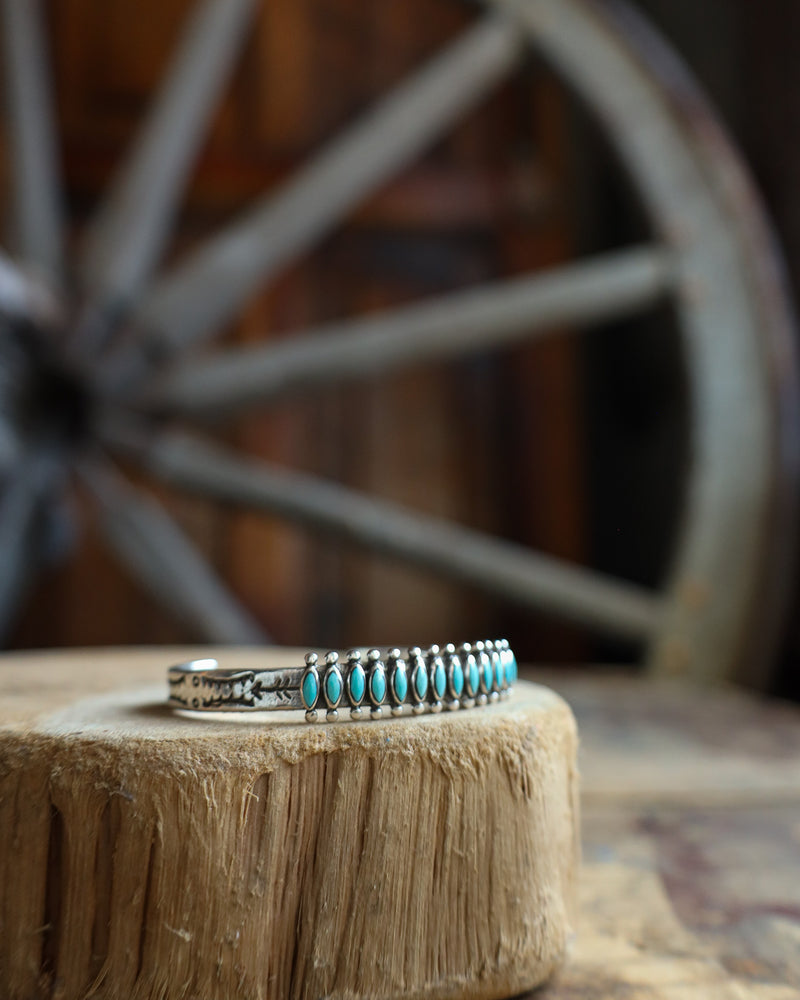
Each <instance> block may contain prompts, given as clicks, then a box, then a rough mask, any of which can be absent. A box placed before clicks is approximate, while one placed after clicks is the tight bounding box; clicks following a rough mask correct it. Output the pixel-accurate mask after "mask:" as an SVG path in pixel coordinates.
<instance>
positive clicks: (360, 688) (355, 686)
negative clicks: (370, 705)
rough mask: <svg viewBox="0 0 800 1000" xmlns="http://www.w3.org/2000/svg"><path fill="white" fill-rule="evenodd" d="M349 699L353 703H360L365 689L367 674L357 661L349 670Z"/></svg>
mask: <svg viewBox="0 0 800 1000" xmlns="http://www.w3.org/2000/svg"><path fill="white" fill-rule="evenodd" d="M349 684H350V700H351V701H352V702H353V704H354V705H360V704H361V702H362V701H363V698H364V692H365V691H366V690H367V675H366V673H365V672H364V668H363V667H362V666H361V664H360V663H357V664H356V665H355V666H354V667H353V669H352V670H351V671H350V676H349Z"/></svg>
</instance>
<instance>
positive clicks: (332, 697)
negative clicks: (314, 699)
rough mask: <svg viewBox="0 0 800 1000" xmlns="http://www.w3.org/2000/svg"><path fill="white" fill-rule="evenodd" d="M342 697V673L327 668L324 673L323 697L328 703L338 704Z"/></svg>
mask: <svg viewBox="0 0 800 1000" xmlns="http://www.w3.org/2000/svg"><path fill="white" fill-rule="evenodd" d="M341 697H342V675H341V674H340V673H339V671H338V670H329V671H328V673H327V674H326V675H325V699H326V700H327V702H328V704H329V705H332V706H334V705H338V704H339V699H340V698H341Z"/></svg>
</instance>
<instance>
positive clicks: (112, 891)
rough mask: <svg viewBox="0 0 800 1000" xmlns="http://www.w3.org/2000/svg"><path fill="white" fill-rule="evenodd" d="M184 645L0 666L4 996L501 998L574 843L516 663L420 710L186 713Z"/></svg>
mask: <svg viewBox="0 0 800 1000" xmlns="http://www.w3.org/2000/svg"><path fill="white" fill-rule="evenodd" d="M203 652H204V653H206V655H207V654H208V651H207V650H203ZM190 655H197V651H196V650H188V651H187V650H178V651H175V650H174V649H173V650H168V651H167V650H155V651H148V652H140V651H136V652H134V651H119V650H114V651H93V652H73V653H70V654H33V655H28V656H25V655H17V656H7V657H5V658H4V660H5V662H4V663H2V664H0V921H2V927H1V928H0V994H1V995H2V996H3V997H4V998H8V1000H31V998H39V997H42V998H44V997H58V998H62V1000H71V998H79V997H80V998H82V997H89V996H92V997H98V998H108V1000H111V998H119V1000H123V998H124V1000H130V998H156V997H157V998H159V1000H170V998H173V997H174V998H178V997H181V998H197V1000H251V998H252V1000H256V998H259V1000H261V998H276V1000H286V998H318V997H341V998H345V997H346V998H356V997H364V998H366V997H369V998H373V1000H375V998H388V997H403V998H412V997H419V998H421V997H425V998H426V1000H427V998H439V997H442V998H443V997H476V998H477V997H482V998H490V997H507V996H510V995H513V994H516V993H519V992H521V991H523V990H525V989H528V988H530V987H532V986H534V985H535V984H537V983H539V982H541V981H542V980H543V979H545V978H546V977H547V976H548V975H549V973H550V972H551V971H552V970H553V969H554V968H556V967H557V966H558V965H559V964H560V962H561V961H562V958H563V955H564V950H565V946H566V943H567V940H568V937H569V933H570V918H571V900H572V895H573V887H574V880H575V872H576V864H577V857H578V852H579V846H578V836H577V812H578V806H577V780H576V769H575V753H576V734H575V727H574V721H573V718H572V714H571V712H570V710H569V708H568V707H567V706H566V704H565V703H564V702H563V701H562V700H561V699H559V698H558V697H557V696H556V695H555V694H553V693H552V692H551V691H549V690H547V689H546V688H542V687H539V686H536V685H533V684H528V683H524V682H520V683H519V685H518V687H517V690H516V691H515V693H514V695H513V696H512V698H511V699H510V700H509V701H506V702H501V703H499V704H497V705H494V706H490V707H487V708H485V709H483V710H479V711H478V710H475V711H471V712H459V713H447V714H444V715H440V716H423V717H421V718H418V719H391V720H387V721H381V722H369V723H356V724H342V723H335V724H332V725H316V726H310V725H308V724H306V723H305V722H304V721H302V717H300V719H298V716H297V715H294V716H289V715H285V716H281V715H279V714H274V715H270V716H268V717H264V716H261V717H257V716H246V715H242V716H231V715H227V716H219V715H218V716H210V717H189V716H187V715H183V716H181V715H177V714H174V713H172V712H171V711H169V710H168V709H167V708H166V707H165V704H164V699H165V681H164V669H165V667H166V666H167V665H168V664H169V663H170V662H174V661H175V660H178V659H182V658H185V657H186V656H190ZM213 655H219V658H220V659H221V661H222V663H223V664H224V665H231V666H233V665H239V664H241V665H242V666H253V665H256V664H258V665H263V664H264V663H265V661H267V660H268V661H271V662H273V663H274V664H275V665H278V664H279V663H280V662H282V661H284V660H286V659H287V658H288V659H289V660H290V661H291V662H297V653H292V652H289V651H282V652H280V653H278V652H275V651H269V652H264V651H247V652H243V651H241V650H239V651H219V653H217V652H213Z"/></svg>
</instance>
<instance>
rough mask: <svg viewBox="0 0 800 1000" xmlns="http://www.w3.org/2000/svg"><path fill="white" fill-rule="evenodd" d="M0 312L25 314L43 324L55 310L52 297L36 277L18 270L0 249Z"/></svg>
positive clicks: (55, 304) (52, 316) (51, 318)
mask: <svg viewBox="0 0 800 1000" xmlns="http://www.w3.org/2000/svg"><path fill="white" fill-rule="evenodd" d="M0 313H3V314H4V315H5V316H9V317H16V318H26V319H30V320H33V321H34V322H37V321H38V322H39V323H40V324H41V325H47V324H48V323H51V322H53V320H54V319H55V317H56V316H57V315H58V313H59V308H58V304H57V302H56V299H55V297H54V296H53V295H52V294H51V293H50V290H49V289H48V288H47V287H46V286H45V284H44V283H43V282H42V281H40V280H38V279H37V278H36V277H34V276H32V275H30V274H27V273H25V272H24V271H22V270H20V269H19V267H18V266H17V264H16V263H15V262H14V261H13V260H12V259H11V258H10V257H9V256H8V255H7V254H6V253H5V252H4V251H2V250H0Z"/></svg>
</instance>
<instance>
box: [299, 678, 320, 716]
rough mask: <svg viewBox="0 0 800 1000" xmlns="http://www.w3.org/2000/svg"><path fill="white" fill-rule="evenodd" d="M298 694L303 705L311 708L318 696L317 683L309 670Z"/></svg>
mask: <svg viewBox="0 0 800 1000" xmlns="http://www.w3.org/2000/svg"><path fill="white" fill-rule="evenodd" d="M300 693H301V694H302V696H303V704H304V705H305V706H306V708H313V707H314V705H315V703H316V700H317V695H318V694H319V681H318V680H317V675H316V674H315V673H314V671H313V670H309V671H308V673H307V674H306V675H305V677H304V678H303V684H302V687H301V689H300Z"/></svg>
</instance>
